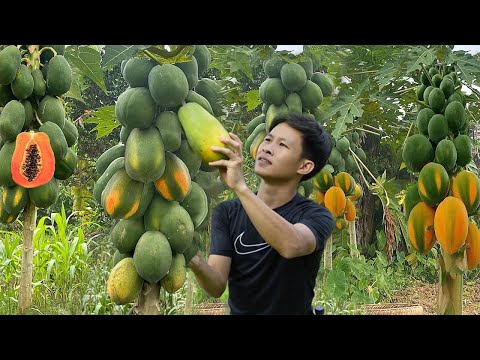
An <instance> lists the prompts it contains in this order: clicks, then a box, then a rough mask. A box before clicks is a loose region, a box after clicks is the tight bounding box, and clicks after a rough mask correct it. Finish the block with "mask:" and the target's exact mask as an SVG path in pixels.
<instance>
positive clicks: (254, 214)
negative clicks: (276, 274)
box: [209, 133, 316, 259]
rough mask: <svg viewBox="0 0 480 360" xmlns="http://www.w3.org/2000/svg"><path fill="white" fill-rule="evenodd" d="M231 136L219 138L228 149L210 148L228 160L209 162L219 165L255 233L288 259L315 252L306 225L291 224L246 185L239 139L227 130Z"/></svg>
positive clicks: (313, 243) (309, 231)
mask: <svg viewBox="0 0 480 360" xmlns="http://www.w3.org/2000/svg"><path fill="white" fill-rule="evenodd" d="M230 136H231V139H225V138H222V139H221V140H222V142H223V143H225V144H226V145H227V146H228V147H229V148H222V147H216V146H213V147H212V150H213V151H216V152H219V153H222V154H225V155H227V156H228V157H229V159H228V160H218V161H214V162H211V163H210V164H209V165H210V166H220V168H219V170H220V174H221V175H222V177H223V179H224V181H225V183H226V184H227V185H228V186H229V187H230V188H231V189H232V190H233V191H234V192H235V193H236V194H237V196H238V198H239V200H240V201H241V202H242V206H243V208H244V209H245V211H246V213H247V215H248V217H249V218H250V220H251V221H252V223H253V225H254V226H255V228H256V229H257V231H258V233H259V234H260V235H261V236H262V238H263V239H264V240H265V241H266V242H267V243H268V244H270V246H271V247H273V248H274V249H275V250H277V252H278V253H279V254H280V255H281V256H283V257H284V258H287V259H291V258H294V257H299V256H303V255H308V254H310V253H312V252H313V251H315V248H316V239H315V235H314V234H313V232H312V231H311V230H310V229H309V228H308V227H307V226H306V225H304V224H300V223H298V224H291V223H290V222H288V221H287V220H285V219H284V218H283V217H281V216H280V215H279V214H277V213H276V212H275V211H274V210H272V209H271V208H270V207H269V206H268V205H267V204H265V203H264V202H263V201H262V200H260V199H259V198H258V197H257V196H256V195H255V194H254V193H253V192H252V191H251V190H250V189H249V188H248V186H247V184H246V182H245V178H244V176H243V169H242V167H243V158H242V142H241V140H240V139H239V137H238V136H237V135H235V134H233V133H230Z"/></svg>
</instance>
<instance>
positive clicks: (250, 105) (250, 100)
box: [245, 90, 262, 111]
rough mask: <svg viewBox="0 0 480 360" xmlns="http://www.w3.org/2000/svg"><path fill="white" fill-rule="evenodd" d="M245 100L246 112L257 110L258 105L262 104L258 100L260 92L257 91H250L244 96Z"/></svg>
mask: <svg viewBox="0 0 480 360" xmlns="http://www.w3.org/2000/svg"><path fill="white" fill-rule="evenodd" d="M245 98H246V100H247V110H248V111H250V110H253V109H255V108H257V106H258V105H260V104H261V103H262V100H261V99H260V91H259V90H250V91H249V92H248V93H247V95H246V97H245Z"/></svg>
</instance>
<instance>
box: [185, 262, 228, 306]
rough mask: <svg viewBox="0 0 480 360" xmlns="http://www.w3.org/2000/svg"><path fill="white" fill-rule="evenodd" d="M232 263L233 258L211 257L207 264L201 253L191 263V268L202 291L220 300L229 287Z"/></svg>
mask: <svg viewBox="0 0 480 360" xmlns="http://www.w3.org/2000/svg"><path fill="white" fill-rule="evenodd" d="M231 263H232V259H231V258H229V257H228V256H222V255H210V256H209V257H208V263H207V262H205V260H204V259H203V258H202V256H201V255H200V253H197V254H196V255H195V256H194V257H193V258H192V260H191V261H190V264H189V267H190V268H191V269H192V271H193V273H194V274H195V277H196V278H197V281H198V284H199V285H200V286H201V287H202V289H204V290H205V291H206V292H207V293H208V294H209V295H211V296H213V297H215V298H219V297H220V296H222V294H223V292H224V291H225V288H226V286H227V280H228V274H229V273H230V265H231Z"/></svg>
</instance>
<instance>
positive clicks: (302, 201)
mask: <svg viewBox="0 0 480 360" xmlns="http://www.w3.org/2000/svg"><path fill="white" fill-rule="evenodd" d="M294 200H295V204H294V206H295V207H298V208H300V209H302V211H304V212H309V213H312V212H313V213H315V214H322V215H331V213H330V211H329V210H328V209H327V208H326V207H325V206H323V205H319V204H317V203H316V202H314V201H313V200H311V199H308V198H306V197H304V196H302V195H300V194H297V195H296V196H295V199H294Z"/></svg>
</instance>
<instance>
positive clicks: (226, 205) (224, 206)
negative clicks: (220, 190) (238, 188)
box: [215, 198, 242, 211]
mask: <svg viewBox="0 0 480 360" xmlns="http://www.w3.org/2000/svg"><path fill="white" fill-rule="evenodd" d="M241 207H242V203H241V202H240V200H239V199H238V198H235V199H230V200H223V201H221V202H219V203H218V204H217V205H215V209H216V210H217V211H218V210H221V211H230V210H235V209H239V208H241Z"/></svg>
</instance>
